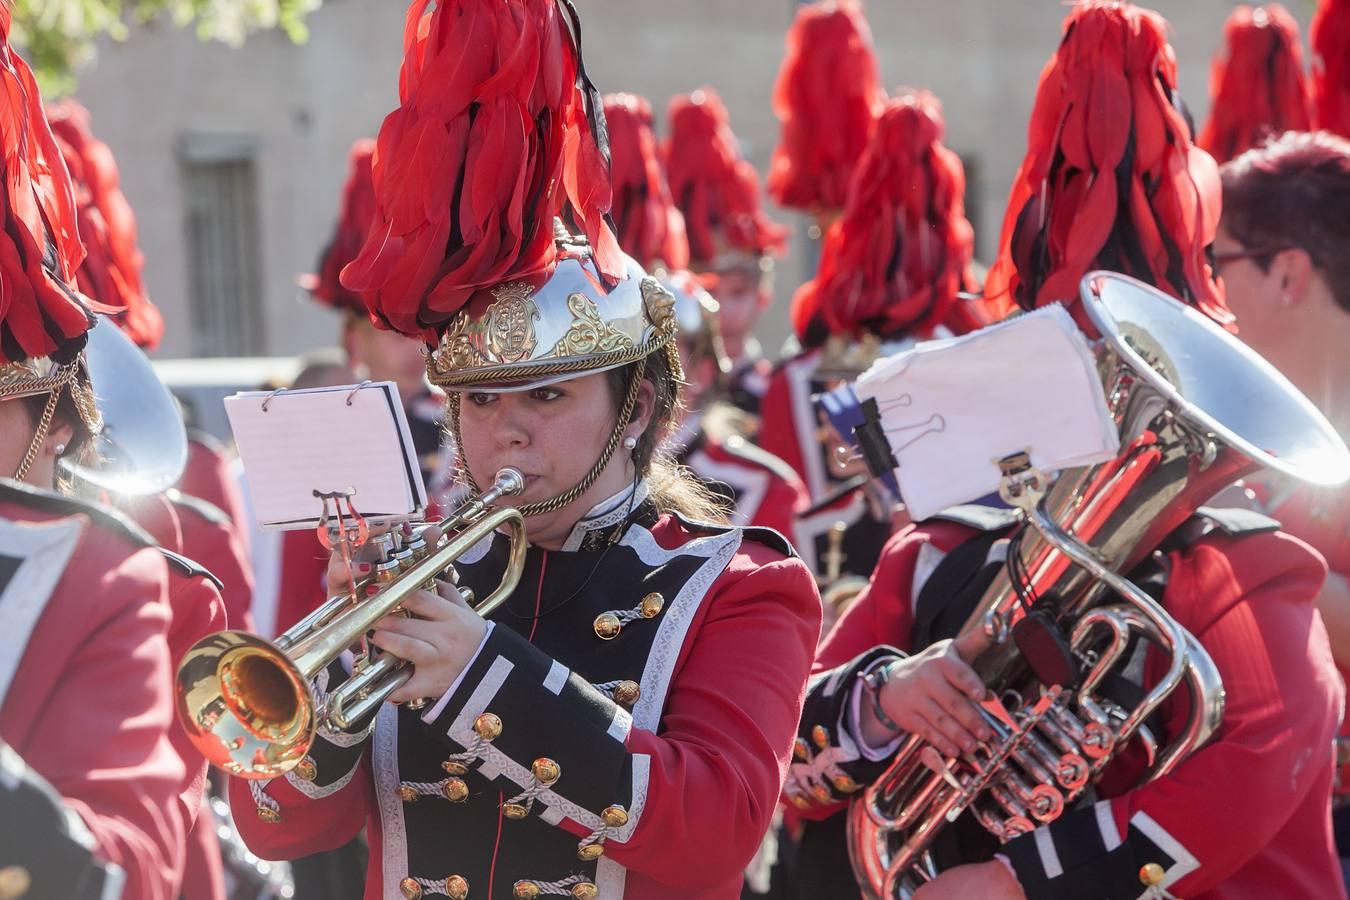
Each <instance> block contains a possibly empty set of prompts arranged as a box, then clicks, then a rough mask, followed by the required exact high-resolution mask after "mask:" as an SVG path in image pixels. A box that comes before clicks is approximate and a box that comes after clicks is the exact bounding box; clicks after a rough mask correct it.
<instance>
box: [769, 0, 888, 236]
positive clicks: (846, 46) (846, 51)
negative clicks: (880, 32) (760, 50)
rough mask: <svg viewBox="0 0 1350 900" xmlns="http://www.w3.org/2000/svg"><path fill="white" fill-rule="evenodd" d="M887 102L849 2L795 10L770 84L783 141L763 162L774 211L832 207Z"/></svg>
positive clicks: (862, 23)
mask: <svg viewBox="0 0 1350 900" xmlns="http://www.w3.org/2000/svg"><path fill="white" fill-rule="evenodd" d="M885 99H886V92H885V91H884V90H882V87H881V78H880V75H879V74H878V70H877V59H876V54H875V53H874V52H873V49H872V32H871V29H869V28H868V27H867V20H866V19H865V18H863V14H862V9H861V7H860V6H859V4H858V3H856V2H854V0H839V2H835V0H825V2H820V3H804V4H802V5H801V6H799V7H797V18H796V19H795V20H794V21H793V23H792V27H791V28H790V29H789V30H788V35H787V55H786V56H785V57H784V58H783V67H782V68H781V69H780V70H779V72H778V83H777V84H776V85H775V86H774V92H773V111H774V113H775V114H776V115H777V116H778V119H779V121H781V122H782V123H783V132H782V136H781V138H780V139H779V141H778V146H777V147H775V148H774V151H773V158H772V159H771V160H770V161H769V177H768V181H767V186H768V190H769V195H770V196H772V197H773V198H774V200H776V201H777V202H778V204H779V205H780V206H788V207H794V208H796V209H804V210H809V211H819V210H838V209H840V208H842V207H843V205H844V199H845V196H846V195H847V193H848V184H849V176H850V175H851V174H852V172H853V167H854V166H855V165H857V162H858V157H859V156H860V155H861V154H862V152H863V148H865V147H866V146H867V137H868V135H869V134H871V131H872V124H873V123H874V122H875V121H876V117H877V116H878V115H879V114H880V112H881V105H882V103H883V102H884V101H885Z"/></svg>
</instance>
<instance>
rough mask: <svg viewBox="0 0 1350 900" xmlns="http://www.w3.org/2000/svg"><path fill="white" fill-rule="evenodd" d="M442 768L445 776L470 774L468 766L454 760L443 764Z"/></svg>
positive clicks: (448, 760)
mask: <svg viewBox="0 0 1350 900" xmlns="http://www.w3.org/2000/svg"><path fill="white" fill-rule="evenodd" d="M441 768H442V769H444V770H445V774H447V775H467V774H469V767H468V766H466V765H464V763H462V762H455V761H454V760H453V759H447V760H446V761H445V762H443V763H441Z"/></svg>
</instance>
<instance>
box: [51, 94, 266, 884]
mask: <svg viewBox="0 0 1350 900" xmlns="http://www.w3.org/2000/svg"><path fill="white" fill-rule="evenodd" d="M47 116H48V121H49V122H50V124H51V128H52V133H53V135H54V136H55V138H56V143H57V146H58V147H59V148H60V150H61V155H62V158H63V159H64V161H65V163H66V168H67V170H68V171H69V172H70V175H71V183H72V186H73V187H74V191H75V208H76V211H77V215H78V218H79V223H80V225H79V228H80V237H81V239H82V240H83V241H84V245H85V250H86V253H85V258H84V261H83V262H82V263H81V264H80V267H79V269H77V270H76V273H75V276H76V286H77V287H78V289H79V290H80V291H81V292H82V293H83V294H84V295H85V296H88V297H93V298H95V299H96V300H98V301H99V302H101V303H104V304H106V305H109V306H114V307H117V308H118V313H117V315H116V316H115V317H111V318H110V319H109V320H108V321H109V322H110V323H111V322H115V323H116V324H117V325H118V326H119V327H120V328H121V329H122V332H123V333H124V334H125V335H127V337H129V338H130V339H131V340H132V341H133V342H134V343H135V344H136V345H137V346H138V347H141V348H145V349H148V348H153V347H154V346H155V345H157V344H158V343H159V339H160V337H161V336H162V334H163V331H164V320H163V318H162V316H161V315H160V312H159V310H158V309H157V308H156V307H155V305H154V304H153V303H151V302H150V299H149V297H148V296H146V293H145V288H144V285H143V282H142V280H141V263H142V256H141V253H140V249H139V247H138V246H137V243H136V219H135V215H134V213H133V212H132V210H131V206H130V204H129V203H128V202H127V200H126V197H125V196H123V194H122V191H121V188H120V187H119V184H118V182H119V178H118V172H117V164H116V162H115V160H114V159H113V156H112V152H111V151H110V150H109V149H108V147H107V145H106V144H104V143H103V142H102V141H99V140H98V139H97V138H95V137H94V135H93V133H92V131H91V130H90V125H89V113H88V111H87V110H85V109H84V108H83V107H82V106H80V105H79V104H78V103H76V102H75V101H74V100H73V99H70V98H66V99H63V100H61V101H58V102H56V103H53V104H50V105H49V106H48V107H47ZM191 456H192V453H191V451H189V459H191ZM198 458H199V460H202V461H206V460H212V459H216V458H217V457H216V454H215V451H214V450H211V449H207V448H203V449H202V450H199V451H198ZM198 467H199V470H200V471H201V472H208V471H211V470H212V469H213V467H212V466H211V465H209V464H205V465H204V464H203V463H202V462H199V465H198ZM217 474H219V473H217ZM204 483H205V484H207V485H212V484H215V483H217V479H206V480H204ZM108 502H109V503H110V504H111V505H113V506H115V507H116V508H117V509H119V510H120V511H122V512H123V513H125V514H126V515H128V516H130V517H131V518H132V520H133V521H135V522H136V524H138V525H139V526H141V527H142V528H143V529H145V531H146V532H147V533H148V534H150V536H151V537H152V538H154V540H155V541H156V543H158V544H159V546H160V547H161V549H162V550H163V552H164V555H165V558H166V559H167V560H168V562H169V576H170V578H169V607H170V611H171V613H172V618H171V621H170V625H169V633H168V640H169V651H170V654H171V658H172V659H174V660H177V659H180V658H181V657H182V656H183V654H184V653H186V652H187V650H188V648H190V647H191V646H192V645H193V644H194V643H196V642H197V641H198V640H199V639H200V638H202V637H204V636H205V635H207V634H210V633H212V632H215V631H219V630H221V629H222V628H224V627H225V626H226V623H227V621H228V622H229V623H232V624H234V625H236V626H237V627H249V623H250V622H251V616H250V613H249V607H250V604H251V601H252V595H253V577H252V571H251V568H250V565H249V561H248V555H247V552H246V550H245V548H244V543H243V539H242V537H241V536H240V534H239V532H238V531H236V530H235V527H234V522H233V521H232V520H231V519H230V517H229V515H228V514H226V513H225V512H224V511H222V510H221V509H219V508H218V507H216V506H214V505H213V504H211V503H209V502H207V501H205V500H201V499H199V498H197V497H194V496H190V495H188V494H185V493H183V492H181V491H179V490H177V489H176V488H169V489H168V490H165V491H162V492H159V493H155V494H149V495H144V496H131V495H127V494H120V493H116V492H113V493H111V494H110V495H109V498H108ZM227 601H228V602H227ZM170 734H171V737H172V738H173V743H174V749H175V750H176V751H177V752H178V755H179V757H180V758H181V759H182V760H183V765H184V767H185V768H186V770H187V782H186V784H185V787H184V789H183V791H182V793H181V799H182V802H183V807H184V821H186V822H189V823H192V828H191V832H190V834H189V837H188V844H187V858H186V861H185V866H184V872H183V885H182V891H181V896H182V897H183V898H184V900H214V898H223V897H224V896H225V883H224V867H223V863H222V860H221V853H220V847H219V844H218V841H217V838H216V833H215V829H214V827H213V824H212V818H211V816H210V815H209V814H208V815H207V816H206V818H205V819H204V820H203V822H202V824H201V825H198V824H197V823H196V818H197V814H198V811H199V810H200V809H201V808H202V804H203V803H204V802H205V799H206V798H205V796H204V795H205V788H206V769H207V766H206V760H205V759H204V758H203V757H202V755H201V754H200V753H199V752H197V750H196V749H194V748H193V747H192V745H191V743H190V742H189V741H188V739H187V735H186V734H184V733H183V731H182V730H181V729H178V728H175V729H173V730H172V731H171V732H170Z"/></svg>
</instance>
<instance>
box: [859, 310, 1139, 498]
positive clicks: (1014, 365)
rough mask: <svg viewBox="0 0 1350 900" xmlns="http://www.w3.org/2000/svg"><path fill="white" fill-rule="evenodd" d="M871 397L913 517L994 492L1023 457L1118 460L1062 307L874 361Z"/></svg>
mask: <svg viewBox="0 0 1350 900" xmlns="http://www.w3.org/2000/svg"><path fill="white" fill-rule="evenodd" d="M857 393H858V396H859V397H860V398H861V399H863V400H867V399H869V398H874V399H875V400H876V403H877V408H878V410H879V411H880V417H881V424H882V427H883V429H884V431H885V434H886V438H887V441H888V442H889V444H890V446H891V449H892V453H893V454H894V456H895V459H896V460H897V461H898V462H899V468H898V469H897V470H896V475H897V477H898V480H899V483H900V493H901V494H902V495H903V496H904V499H905V504H906V505H907V506H908V507H909V512H910V515H911V516H912V517H913V518H914V519H915V520H916V521H918V520H922V519H926V518H928V517H929V516H932V515H934V514H936V513H938V512H941V511H942V510H943V509H946V508H947V507H949V506H955V505H957V504H960V503H969V502H971V501H972V500H976V499H979V498H981V497H984V496H986V495H988V494H992V493H994V492H996V491H997V490H998V486H999V481H1000V480H1001V477H1002V473H1001V472H1000V470H999V467H998V464H997V462H996V461H997V460H998V459H1000V458H1002V457H1005V456H1008V455H1011V454H1013V453H1018V452H1021V451H1023V450H1030V451H1031V462H1032V464H1033V465H1035V466H1036V467H1037V468H1039V469H1041V470H1042V471H1045V472H1053V471H1057V470H1062V469H1068V468H1073V467H1076V466H1084V465H1090V464H1094V463H1098V462H1104V461H1105V460H1108V459H1111V458H1112V457H1114V456H1115V455H1116V453H1117V451H1118V449H1119V436H1118V434H1117V432H1116V428H1115V423H1114V422H1113V421H1112V418H1111V413H1110V410H1109V409H1108V408H1107V405H1106V399H1105V392H1104V390H1103V388H1102V383H1101V379H1100V377H1099V376H1098V374H1097V367H1096V363H1095V361H1094V359H1093V356H1092V351H1091V350H1090V349H1089V347H1088V343H1087V339H1086V338H1084V337H1083V335H1082V333H1081V332H1080V331H1079V330H1078V327H1077V326H1076V325H1075V324H1074V322H1073V318H1072V317H1071V316H1070V315H1069V313H1068V312H1067V311H1066V310H1065V309H1064V308H1063V307H1062V306H1060V305H1059V304H1054V305H1052V306H1047V307H1043V308H1041V309H1038V310H1036V311H1034V312H1029V313H1025V314H1022V315H1019V316H1016V317H1014V318H1011V319H1008V320H1006V321H1004V322H1000V323H998V324H995V325H990V326H989V327H987V328H982V329H980V330H979V331H974V332H971V333H970V334H967V335H963V336H962V337H959V338H950V339H948V340H942V341H930V342H927V343H923V344H919V345H918V346H917V347H915V348H914V349H913V350H909V351H906V352H904V353H900V354H897V355H895V356H891V357H887V358H886V359H881V360H878V361H877V362H876V363H875V364H874V365H873V366H872V368H871V369H869V370H868V371H867V372H865V373H864V374H863V376H862V377H861V378H859V379H858V383H857Z"/></svg>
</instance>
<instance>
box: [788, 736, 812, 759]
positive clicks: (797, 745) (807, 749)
mask: <svg viewBox="0 0 1350 900" xmlns="http://www.w3.org/2000/svg"><path fill="white" fill-rule="evenodd" d="M792 755H793V756H795V757H797V758H798V759H800V760H801V761H802V762H806V761H807V760H808V759H810V758H811V745H810V744H808V743H806V739H805V738H797V739H796V740H795V741H793V742H792Z"/></svg>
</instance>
